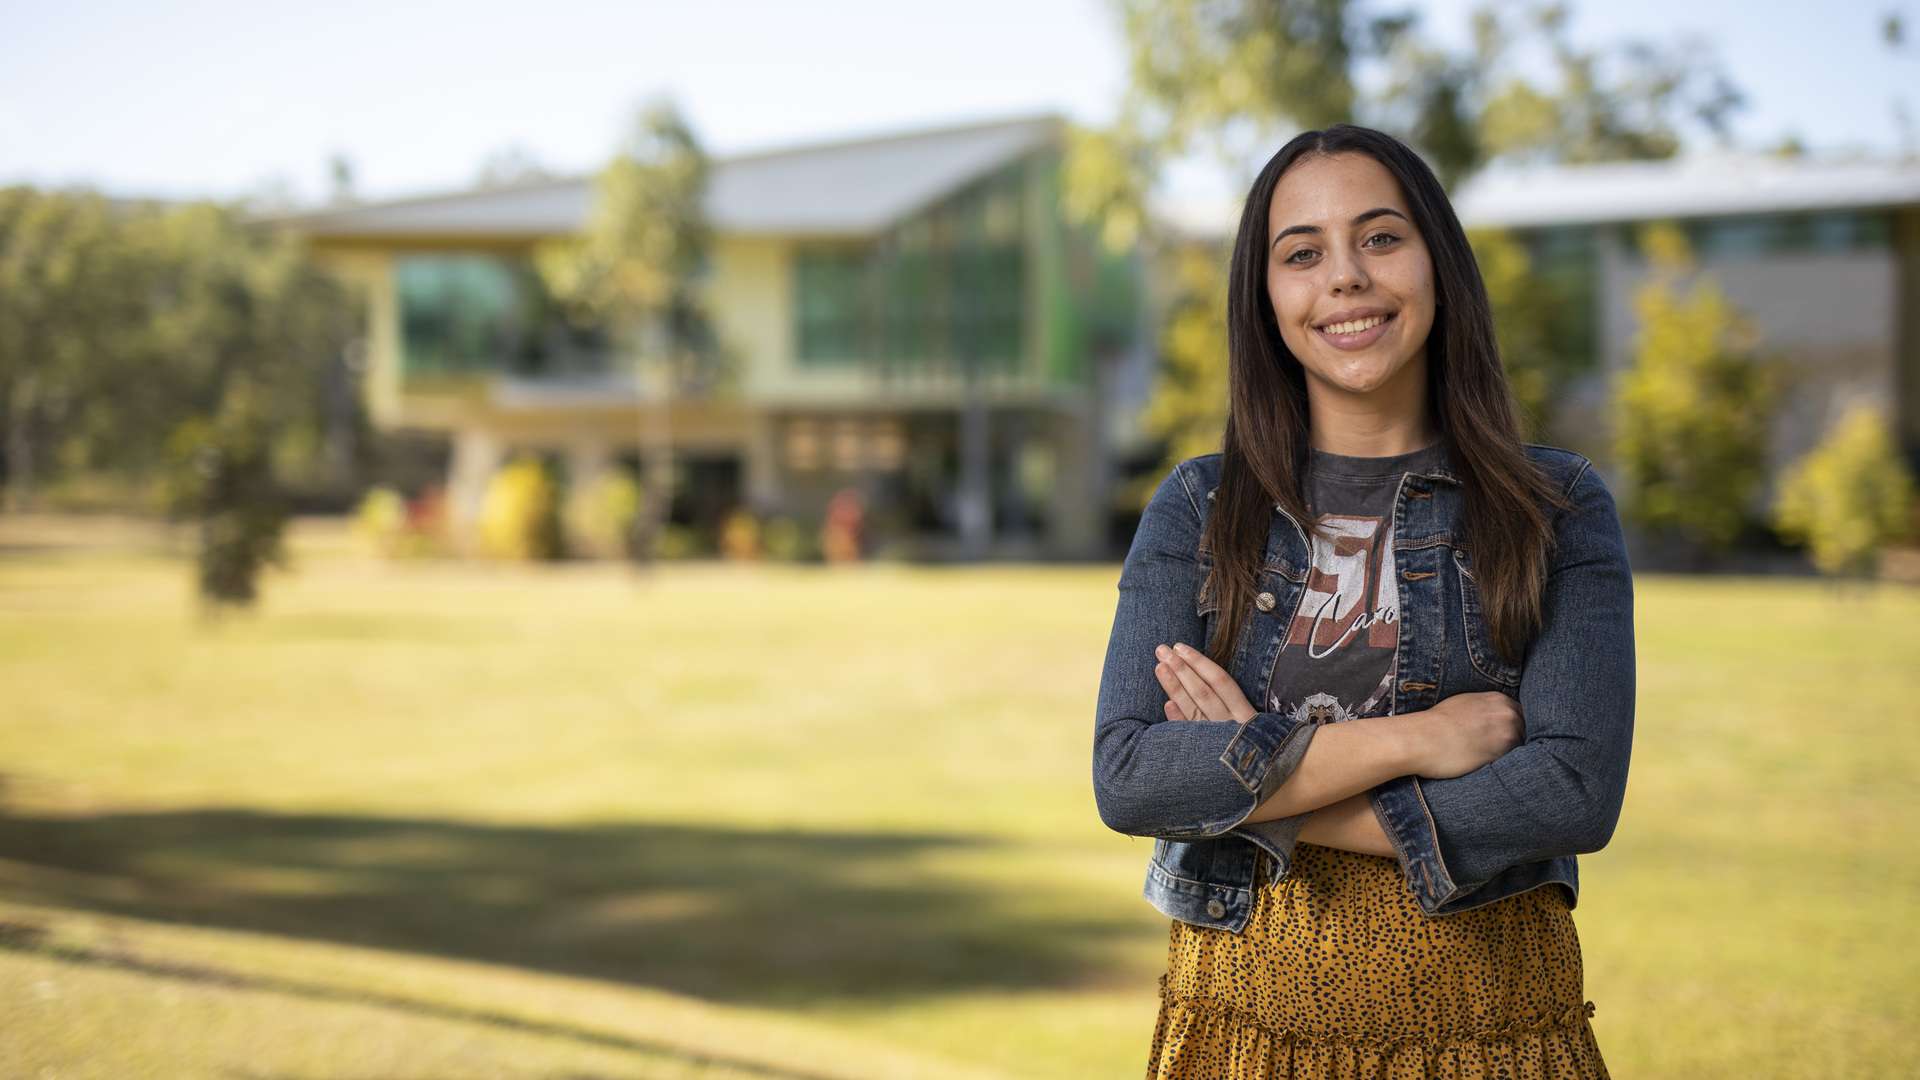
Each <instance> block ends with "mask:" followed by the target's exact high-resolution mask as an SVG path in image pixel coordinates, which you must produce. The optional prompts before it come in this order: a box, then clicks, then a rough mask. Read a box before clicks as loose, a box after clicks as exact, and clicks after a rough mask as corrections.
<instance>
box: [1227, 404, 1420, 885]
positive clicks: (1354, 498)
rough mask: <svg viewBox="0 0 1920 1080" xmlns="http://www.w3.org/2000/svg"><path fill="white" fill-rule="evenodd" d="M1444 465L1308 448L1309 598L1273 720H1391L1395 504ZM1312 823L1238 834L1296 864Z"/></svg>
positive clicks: (1414, 455)
mask: <svg viewBox="0 0 1920 1080" xmlns="http://www.w3.org/2000/svg"><path fill="white" fill-rule="evenodd" d="M1444 460H1445V456H1444V454H1443V452H1442V451H1441V448H1440V444H1439V443H1437V442H1436V443H1433V444H1432V445H1430V446H1427V447H1424V448H1422V449H1419V450H1413V451H1409V452H1407V453H1405V454H1395V455H1392V456H1390V457H1350V456H1348V455H1346V454H1333V453H1328V452H1326V451H1324V450H1321V449H1319V448H1317V447H1309V448H1308V465H1307V483H1306V490H1307V503H1308V506H1309V508H1310V510H1311V512H1312V514H1313V515H1314V520H1315V522H1316V526H1317V527H1312V528H1308V529H1307V539H1308V542H1309V544H1310V546H1311V548H1312V552H1311V557H1310V560H1309V565H1308V569H1307V581H1306V593H1305V595H1304V596H1302V597H1301V599H1300V606H1299V609H1298V611H1297V612H1296V613H1294V615H1293V621H1292V623H1291V624H1290V625H1289V626H1288V628H1287V635H1286V640H1285V642H1284V643H1283V644H1282V646H1281V648H1280V656H1279V659H1278V660H1277V662H1276V663H1275V666H1274V673H1273V686H1272V688H1271V691H1270V697H1269V698H1268V700H1267V704H1266V707H1267V710H1268V711H1270V712H1279V713H1284V714H1286V715H1288V716H1291V717H1293V718H1294V719H1297V720H1300V721H1302V722H1305V723H1312V724H1332V723H1339V722H1340V721H1343V720H1351V719H1353V718H1354V717H1357V716H1369V715H1373V714H1375V713H1378V712H1381V711H1384V710H1385V708H1386V704H1387V695H1388V692H1389V691H1390V690H1391V689H1392V687H1393V677H1394V671H1393V666H1394V649H1395V646H1396V645H1398V644H1399V641H1400V590H1399V585H1398V579H1397V577H1396V570H1395V566H1394V559H1393V502H1394V497H1395V496H1396V495H1397V494H1398V492H1399V488H1400V476H1401V474H1403V473H1405V472H1407V471H1409V470H1415V471H1423V470H1425V469H1428V468H1430V467H1432V466H1435V465H1438V464H1440V463H1441V462H1442V461H1444ZM1303 524H1304V523H1303ZM1310 815H1311V811H1309V812H1308V813H1305V814H1296V815H1294V816H1293V817H1289V818H1281V819H1279V820H1277V821H1263V822H1253V823H1249V824H1244V825H1242V826H1240V827H1241V828H1243V829H1247V830H1250V831H1252V832H1255V833H1257V834H1259V835H1260V836H1262V837H1264V838H1266V839H1267V840H1269V841H1271V842H1272V844H1273V845H1274V846H1276V847H1278V848H1279V849H1280V850H1281V851H1283V852H1286V853H1287V854H1288V855H1289V856H1291V854H1292V852H1293V845H1294V842H1295V840H1296V838H1297V837H1298V836H1299V833H1300V827H1301V826H1303V825H1305V824H1306V821H1307V818H1308V817H1309V816H1310Z"/></svg>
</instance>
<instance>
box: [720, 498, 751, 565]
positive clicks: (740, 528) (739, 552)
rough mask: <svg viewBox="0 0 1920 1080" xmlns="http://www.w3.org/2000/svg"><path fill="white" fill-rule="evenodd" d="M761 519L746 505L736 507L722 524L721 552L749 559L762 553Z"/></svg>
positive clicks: (727, 555)
mask: <svg viewBox="0 0 1920 1080" xmlns="http://www.w3.org/2000/svg"><path fill="white" fill-rule="evenodd" d="M760 544H761V535H760V519H759V518H757V517H755V516H754V514H753V511H751V510H748V509H747V508H746V507H744V506H742V507H736V508H735V509H734V510H733V511H732V512H731V513H729V514H727V517H726V520H725V521H723V522H721V524H720V553H721V554H723V555H725V556H726V557H727V558H729V559H738V560H741V561H749V560H754V559H758V558H760V555H761V547H760Z"/></svg>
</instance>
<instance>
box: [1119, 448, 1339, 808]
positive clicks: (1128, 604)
mask: <svg viewBox="0 0 1920 1080" xmlns="http://www.w3.org/2000/svg"><path fill="white" fill-rule="evenodd" d="M1188 467H1189V463H1188V462H1182V463H1181V464H1180V465H1178V466H1175V467H1174V469H1173V470H1172V471H1171V472H1170V473H1168V475H1167V477H1166V478H1165V479H1164V480H1162V481H1161V483H1160V485H1159V487H1158V489H1157V490H1155V492H1154V495H1153V498H1152V499H1151V500H1150V501H1149V502H1148V503H1147V507H1146V510H1145V512H1144V513H1143V514H1142V515H1141V519H1140V526H1139V528H1138V530H1137V531H1136V532H1135V533H1134V536H1133V543H1132V545H1131V547H1130V548H1129V550H1128V551H1127V557H1126V562H1125V563H1124V564H1123V565H1122V566H1121V569H1120V583H1119V592H1120V598H1119V606H1118V608H1117V610H1116V611H1115V612H1114V617H1113V632H1112V634H1111V636H1110V637H1109V638H1108V640H1107V655H1106V661H1105V664H1104V665H1103V666H1102V669H1101V673H1100V693H1099V700H1098V704H1097V706H1096V710H1095V717H1094V731H1093V791H1094V799H1095V802H1096V803H1097V804H1098V806H1099V811H1100V819H1101V821H1103V822H1105V823H1106V825H1107V827H1108V828H1111V829H1113V830H1115V831H1116V832H1122V833H1127V834H1129V835H1133V836H1154V837H1159V838H1161V839H1167V840H1196V839H1202V838H1206V837H1214V836H1220V835H1223V834H1225V833H1227V832H1228V831H1230V830H1232V829H1233V827H1234V826H1236V825H1238V824H1240V823H1241V822H1243V821H1245V820H1246V818H1247V816H1248V815H1249V814H1251V813H1253V811H1254V810H1255V808H1257V807H1258V806H1259V805H1260V804H1261V803H1262V802H1263V801H1265V800H1266V798H1267V797H1268V796H1270V795H1271V794H1273V792H1274V791H1275V790H1276V789H1277V788H1278V787H1279V786H1280V783H1281V781H1283V780H1284V779H1286V777H1287V775H1288V774H1289V773H1291V772H1292V771H1293V768H1294V766H1295V765H1298V764H1299V761H1300V757H1301V755H1303V754H1304V753H1305V752H1306V746H1307V740H1308V739H1309V738H1310V737H1311V735H1312V732H1313V729H1314V726H1313V725H1312V724H1308V723H1298V722H1295V721H1293V720H1291V719H1289V718H1288V717H1286V716H1284V715H1282V714H1280V713H1276V712H1261V713H1258V714H1257V715H1255V716H1254V717H1253V718H1252V719H1250V720H1248V721H1246V722H1245V723H1233V722H1230V721H1224V720H1169V719H1167V716H1166V712H1165V705H1166V702H1167V693H1166V691H1165V690H1164V689H1162V688H1161V686H1160V682H1159V680H1158V679H1156V678H1155V677H1154V674H1153V669H1154V665H1155V664H1157V663H1158V662H1159V661H1158V658H1157V657H1155V655H1154V647H1155V646H1156V645H1160V644H1163V643H1164V644H1167V645H1172V644H1174V643H1175V642H1185V643H1187V644H1188V645H1190V646H1193V647H1194V648H1197V649H1198V648H1204V647H1205V644H1206V642H1205V640H1204V635H1205V633H1206V628H1205V624H1204V622H1203V621H1202V619H1201V617H1200V615H1199V613H1198V609H1197V606H1196V603H1195V600H1196V597H1197V595H1198V591H1199V586H1200V581H1201V575H1202V573H1203V570H1204V568H1203V566H1202V564H1201V563H1200V561H1199V557H1198V550H1199V540H1200V526H1201V518H1200V510H1199V503H1198V501H1197V499H1196V498H1195V494H1194V488H1193V484H1192V483H1191V482H1190V481H1189V479H1188V477H1187V473H1186V470H1187V468H1188ZM1241 689H1242V691H1243V692H1244V690H1245V687H1244V686H1242V688H1241ZM1248 698H1249V701H1252V700H1254V697H1253V695H1248Z"/></svg>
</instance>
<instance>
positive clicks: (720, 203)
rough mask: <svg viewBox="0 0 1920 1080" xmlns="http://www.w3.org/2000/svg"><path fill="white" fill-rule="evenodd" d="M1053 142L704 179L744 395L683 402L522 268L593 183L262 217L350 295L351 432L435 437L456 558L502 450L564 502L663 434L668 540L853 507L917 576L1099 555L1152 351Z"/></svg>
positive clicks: (720, 332)
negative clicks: (846, 491) (360, 336)
mask: <svg viewBox="0 0 1920 1080" xmlns="http://www.w3.org/2000/svg"><path fill="white" fill-rule="evenodd" d="M1064 138H1065V123H1064V121H1063V120H1062V119H1061V118H1060V117H1058V116H1054V115H1037V116H1023V117H1016V118H1013V119H1006V120H998V121H993V122H985V123H975V124H968V125H960V126H949V127H940V128H930V129H923V130H916V131H907V132H899V133H893V134H885V135H879V136H874V137H870V138H861V139H850V140H839V141H833V142H819V143H812V144H807V145H800V146H793V147H788V148H782V149H776V150H771V151H766V152H759V153H751V154H742V155H738V156H734V157H727V158H722V159H716V160H715V161H713V162H712V163H711V164H712V171H711V174H710V180H709V185H708V189H707V192H706V196H705V198H706V202H705V214H706V217H707V221H708V224H709V225H710V227H711V228H712V231H713V236H714V240H713V245H712V249H711V250H710V252H709V256H710V258H709V272H708V275H707V277H706V279H705V284H704V285H703V291H702V298H703V300H704V302H705V305H706V308H707V311H708V313H709V314H710V316H711V318H712V319H713V322H714V325H715V327H716V331H717V336H718V337H719V339H720V342H721V344H722V346H723V347H724V348H725V349H726V350H727V351H728V353H729V354H730V355H731V356H732V357H734V358H735V361H736V363H737V364H738V371H739V378H738V380H737V381H736V382H735V384H734V385H733V387H732V389H731V390H730V391H728V392H724V393H722V392H715V393H712V394H702V395H695V396H684V395H683V396H680V397H678V398H669V397H668V396H666V395H663V394H660V393H657V392H654V391H652V390H650V389H648V385H649V384H647V383H646V381H645V380H641V379H638V378H636V376H635V375H634V374H633V371H632V367H631V364H630V363H629V362H628V361H627V360H626V359H624V358H622V357H621V356H619V355H617V354H616V353H615V351H614V350H613V349H611V348H610V347H609V346H608V344H607V342H606V340H605V337H604V335H601V334H598V333H596V332H593V331H592V330H591V329H587V330H582V329H580V328H578V327H574V326H571V325H570V324H568V323H567V322H566V321H565V320H564V319H562V318H560V317H559V314H558V311H557V308H556V306H555V305H554V304H553V303H552V301H551V299H550V297H549V296H548V295H547V293H546V290H545V289H544V288H543V287H542V285H541V282H540V278H539V276H538V274H537V273H536V272H535V270H534V268H533V267H534V264H533V261H532V258H531V255H532V252H533V250H534V248H535V246H536V245H537V244H539V243H541V242H542V241H546V240H549V239H552V238H556V237H561V236H565V235H567V234H570V233H573V232H576V231H578V230H579V229H580V228H582V226H583V224H584V222H585V221H586V219H587V214H588V211H589V208H590V203H591V198H592V178H591V177H578V178H571V179H565V180H557V181H541V182H537V183H526V184H517V185H513V186H507V187H495V188H487V189H480V190H471V191H462V192H455V193H451V194H446V195H439V196H432V197H426V198H413V199H402V200H395V201H388V202H380V203H363V204H355V205H349V206H343V207H338V208H331V209H327V210H323V211H318V212H313V213H306V214H300V215H294V216H289V217H283V218H278V219H276V221H277V223H278V224H280V225H282V226H283V227H288V228H292V229H296V230H298V231H300V232H302V233H304V234H306V235H307V236H308V237H309V238H310V239H311V240H312V241H313V243H314V245H315V247H316V249H317V250H318V251H319V252H320V253H321V254H322V256H323V257H325V258H327V259H328V260H329V261H331V262H332V263H334V264H335V265H336V266H338V267H339V268H341V269H342V270H343V271H345V272H346V273H347V274H348V276H350V277H351V278H353V279H354V280H356V281H358V282H360V283H362V284H363V285H364V287H365V289H366V295H367V296H368V299H369V304H368V319H369V323H368V328H367V336H366V348H367V388H368V390H367V392H368V406H369V412H370V414H371V416H372V417H373V420H374V422H375V424H376V425H377V426H379V427H381V428H383V429H386V430H396V431H415V432H431V433H440V434H443V435H444V436H445V438H446V439H447V440H448V442H449V445H450V455H449V462H448V477H447V491H448V498H449V505H450V508H451V511H452V515H453V518H454V521H455V524H456V526H457V527H458V529H459V531H460V532H461V533H462V534H463V535H470V532H471V524H472V522H473V520H474V519H475V517H476V515H477V513H478V509H479V504H480V501H481V497H482V493H483V490H484V486H485V483H486V480H487V478H488V477H489V476H490V475H491V473H492V472H493V470H494V469H495V468H496V467H498V466H499V465H500V464H501V463H502V462H503V461H505V460H506V459H507V458H508V457H509V456H510V455H512V454H514V453H516V452H520V451H535V452H540V453H543V454H547V455H550V456H551V457H552V458H553V459H555V460H556V461H557V462H558V463H559V464H560V466H561V468H562V469H563V471H564V474H565V475H566V476H567V477H569V478H570V479H574V480H578V479H582V478H587V477H591V476H592V475H594V474H595V473H597V472H598V471H599V470H601V469H604V468H606V467H608V466H609V465H611V464H616V463H623V462H624V463H631V464H633V465H636V466H637V465H638V462H639V456H640V448H641V447H642V445H643V444H644V440H647V439H650V438H663V439H664V440H665V441H666V442H667V443H668V444H670V446H671V447H672V451H671V452H672V457H673V460H674V462H675V467H676V476H677V478H678V479H677V482H676V484H675V488H676V492H677V498H676V500H675V506H674V511H673V517H674V519H675V520H676V521H679V522H682V523H685V524H691V525H696V526H709V527H710V526H712V525H713V524H715V523H716V522H717V521H718V520H719V518H720V517H721V516H722V515H723V514H725V513H726V512H727V511H729V510H730V509H732V508H733V507H735V506H746V507H750V508H752V509H754V510H756V511H759V512H761V513H783V514H790V515H794V516H796V517H798V518H800V519H801V520H803V521H807V520H812V521H817V520H818V518H819V515H820V514H821V512H822V511H823V509H824V507H825V504H826V502H827V500H828V499H829V498H830V497H831V496H832V494H833V493H834V492H836V491H838V490H841V489H843V488H846V487H849V486H853V487H857V488H859V489H860V490H862V491H863V492H864V493H865V494H866V495H867V496H868V499H869V505H870V506H873V507H875V508H876V509H883V510H885V511H886V512H887V513H889V514H893V515H895V516H896V522H897V525H898V527H899V528H900V529H902V530H904V531H906V532H908V533H910V534H911V535H913V536H915V537H917V538H918V539H919V541H920V543H919V544H917V545H916V547H917V550H920V551H922V552H923V553H927V554H930V555H933V556H935V557H941V556H945V555H963V556H976V557H978V556H986V557H991V556H1002V555H1019V556H1024V557H1070V558H1072V557H1096V556H1100V555H1103V554H1105V553H1106V541H1107V536H1106V531H1107V530H1106V525H1107V518H1108V505H1107V503H1108V495H1109V491H1110V490H1111V485H1110V483H1109V479H1108V475H1107V473H1108V462H1109V461H1111V460H1112V459H1113V454H1114V449H1115V447H1118V446H1120V445H1122V444H1124V443H1126V442H1127V441H1128V440H1129V439H1130V438H1131V437H1132V436H1131V432H1130V428H1129V424H1130V418H1131V416H1132V415H1133V412H1134V411H1135V409H1136V408H1137V404H1138V398H1139V395H1140V394H1141V393H1142V392H1143V387H1144V386H1145V384H1146V383H1145V379H1144V378H1143V377H1142V372H1144V371H1145V370H1146V369H1147V367H1148V364H1149V351H1148V350H1147V348H1146V347H1145V344H1144V337H1145V335H1144V334H1143V331H1142V318H1143V314H1144V312H1143V305H1142V304H1141V303H1140V299H1139V298H1140V290H1141V287H1142V275H1141V272H1140V268H1139V266H1138V264H1137V261H1136V260H1135V259H1134V258H1133V257H1132V256H1131V255H1127V256H1115V255H1112V254H1110V253H1107V252H1105V251H1103V250H1101V248H1100V246H1099V245H1098V243H1097V242H1096V241H1095V240H1094V238H1093V232H1092V230H1091V229H1086V228H1080V227H1075V226H1072V225H1070V224H1068V223H1067V222H1066V221H1065V220H1064V219H1063V217H1062V215H1061V210H1060V197H1059V191H1060V182H1061V181H1060V167H1061V161H1062V157H1063V154H1064V149H1065V144H1064Z"/></svg>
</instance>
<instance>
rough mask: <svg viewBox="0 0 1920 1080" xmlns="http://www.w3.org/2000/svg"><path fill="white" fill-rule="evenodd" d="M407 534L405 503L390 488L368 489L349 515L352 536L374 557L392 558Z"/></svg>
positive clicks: (403, 497)
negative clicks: (350, 515) (367, 547)
mask: <svg viewBox="0 0 1920 1080" xmlns="http://www.w3.org/2000/svg"><path fill="white" fill-rule="evenodd" d="M406 531H407V500H406V498H405V496H403V495H401V494H400V493H399V492H398V491H395V490H393V489H392V488H390V487H374V488H369V489H368V490H367V493H366V494H365V495H363V496H361V497H360V505H359V506H358V507H357V508H355V510H354V512H353V535H354V536H356V537H358V538H359V539H360V541H361V542H362V543H364V544H366V545H368V546H369V547H371V548H372V549H373V550H374V552H375V553H376V554H379V555H386V556H392V555H393V554H395V551H396V549H397V548H398V547H399V545H400V538H401V537H402V536H403V535H405V533H406Z"/></svg>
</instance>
